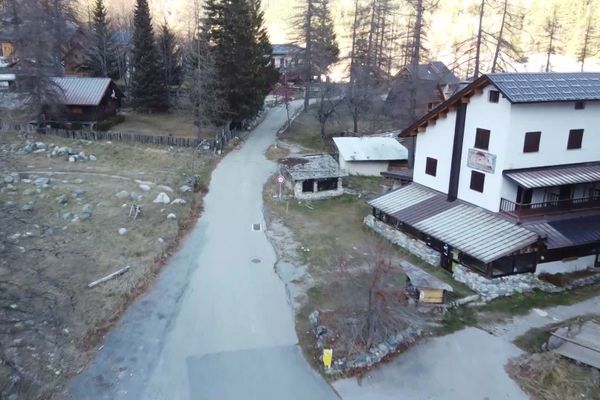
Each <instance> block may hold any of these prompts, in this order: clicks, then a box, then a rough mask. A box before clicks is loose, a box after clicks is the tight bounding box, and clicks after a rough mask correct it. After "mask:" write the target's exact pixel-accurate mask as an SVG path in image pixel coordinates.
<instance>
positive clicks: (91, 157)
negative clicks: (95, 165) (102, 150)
mask: <svg viewBox="0 0 600 400" xmlns="http://www.w3.org/2000/svg"><path fill="white" fill-rule="evenodd" d="M89 159H90V161H96V160H97V158H96V156H95V155H93V154H90V156H89Z"/></svg>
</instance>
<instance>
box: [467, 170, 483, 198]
mask: <svg viewBox="0 0 600 400" xmlns="http://www.w3.org/2000/svg"><path fill="white" fill-rule="evenodd" d="M484 184H485V174H484V173H482V172H477V171H471V186H470V187H471V189H473V190H475V191H477V192H480V193H483V185H484Z"/></svg>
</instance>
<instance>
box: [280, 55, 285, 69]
mask: <svg viewBox="0 0 600 400" xmlns="http://www.w3.org/2000/svg"><path fill="white" fill-rule="evenodd" d="M284 63H285V59H284V58H283V57H281V58H280V59H279V68H283V67H284V65H285V64H284Z"/></svg>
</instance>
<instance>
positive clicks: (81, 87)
mask: <svg viewBox="0 0 600 400" xmlns="http://www.w3.org/2000/svg"><path fill="white" fill-rule="evenodd" d="M52 80H53V81H54V83H56V85H57V86H58V87H59V88H60V90H61V91H62V93H61V97H62V103H63V104H66V105H77V106H97V105H98V104H100V102H101V101H102V98H103V97H104V94H105V93H106V91H107V90H108V89H109V86H110V84H111V82H112V80H111V79H110V78H88V77H74V76H72V77H62V78H52ZM112 90H113V91H114V92H115V93H113V95H114V96H117V97H123V94H122V93H121V91H120V90H119V89H118V88H116V87H113V89H112Z"/></svg>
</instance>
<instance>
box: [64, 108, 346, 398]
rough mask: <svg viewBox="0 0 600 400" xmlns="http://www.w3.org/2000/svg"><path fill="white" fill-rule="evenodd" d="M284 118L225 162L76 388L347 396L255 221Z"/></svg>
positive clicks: (277, 117)
mask: <svg viewBox="0 0 600 400" xmlns="http://www.w3.org/2000/svg"><path fill="white" fill-rule="evenodd" d="M299 105H300V103H299V102H296V103H295V104H294V107H298V106H299ZM284 121H285V111H284V109H283V108H281V107H279V108H277V109H274V110H273V111H271V112H270V114H269V115H268V116H267V118H266V119H265V121H264V122H263V123H261V124H260V125H259V126H258V127H257V128H256V129H255V130H254V132H253V133H252V134H251V135H250V137H249V139H248V141H247V142H246V143H245V144H244V145H243V146H242V147H241V149H239V150H236V151H234V152H232V153H231V154H229V155H228V156H227V157H225V159H224V160H223V161H222V162H221V163H220V164H219V166H218V167H217V169H216V170H215V171H214V173H213V178H212V181H211V185H210V191H209V193H208V195H207V196H206V197H205V211H204V214H203V217H202V218H201V220H200V221H199V223H198V224H197V226H196V228H194V230H193V231H192V232H191V234H190V235H189V236H188V238H187V239H186V240H185V241H184V243H183V244H182V247H181V249H180V251H179V252H178V253H177V254H176V255H175V256H174V257H173V258H172V259H171V260H170V262H169V264H168V265H167V266H166V267H165V269H164V270H163V272H162V273H161V275H160V277H159V278H158V280H157V282H156V285H155V287H154V288H153V290H152V291H151V292H150V293H148V294H147V295H145V296H144V297H142V298H140V299H139V301H138V302H137V303H136V304H134V305H133V306H132V307H131V308H130V309H129V310H128V312H127V313H126V315H125V316H124V317H123V318H122V320H121V321H120V322H119V324H118V325H117V327H116V328H115V329H114V330H113V331H112V333H111V334H110V335H109V336H108V337H107V338H106V340H105V344H104V347H103V348H102V350H101V351H99V352H98V354H97V357H96V359H95V360H94V361H93V362H92V364H91V365H90V366H89V367H88V369H87V370H86V371H84V372H83V373H82V374H81V375H79V376H78V377H77V378H76V379H74V381H73V383H72V385H71V387H70V393H69V395H68V396H67V397H68V398H72V399H77V400H84V399H136V400H137V399H178V400H186V399H194V400H203V399H211V400H212V399H220V400H229V399H232V400H233V399H236V400H238V399H245V400H252V399H257V400H258V399H260V400H263V399H278V400H279V399H282V400H285V399H298V400H306V399H311V400H321V399H323V400H330V399H331V400H333V399H336V398H338V397H337V396H336V395H335V393H334V392H333V390H332V389H331V388H330V387H329V386H328V385H327V384H326V383H325V382H324V381H323V379H322V378H321V377H320V376H319V375H318V374H316V373H315V372H314V371H312V370H311V369H310V367H309V366H308V364H307V363H306V361H305V360H304V359H303V357H302V355H301V352H300V349H299V348H298V346H297V340H298V339H297V337H296V333H295V330H294V318H293V312H292V309H291V307H290V305H289V303H288V300H287V297H286V293H285V288H284V285H283V283H282V282H281V281H280V280H279V279H278V277H277V275H276V274H275V273H274V270H273V265H274V263H275V261H276V256H275V252H274V250H273V248H272V246H271V244H270V242H269V241H268V240H267V238H266V236H265V234H264V232H262V231H260V230H258V231H257V230H254V229H253V225H254V224H260V225H261V226H262V227H264V218H263V214H262V188H263V185H264V183H265V181H266V180H267V178H268V176H269V175H271V174H272V173H273V172H275V170H276V167H275V164H274V163H272V162H269V161H267V160H266V159H265V158H264V152H265V150H266V149H267V148H268V147H269V145H270V144H272V143H273V142H274V141H275V133H276V131H277V130H278V128H279V127H280V126H282V125H283V123H284Z"/></svg>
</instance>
